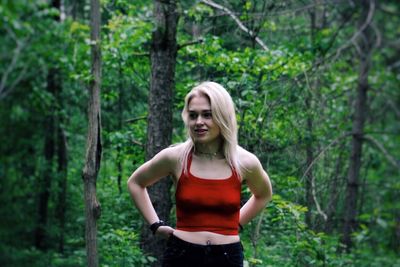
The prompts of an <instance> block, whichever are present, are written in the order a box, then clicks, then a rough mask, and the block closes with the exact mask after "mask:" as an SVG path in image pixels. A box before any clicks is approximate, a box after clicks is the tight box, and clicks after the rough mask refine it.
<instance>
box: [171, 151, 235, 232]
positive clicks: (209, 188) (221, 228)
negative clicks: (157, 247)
mask: <svg viewBox="0 0 400 267" xmlns="http://www.w3.org/2000/svg"><path fill="white" fill-rule="evenodd" d="M191 163H192V154H191V153H190V154H189V156H188V167H187V169H188V171H187V172H188V173H187V174H186V173H184V171H183V170H182V174H181V176H180V178H179V180H178V185H177V189H176V193H175V198H176V217H177V223H176V228H177V229H178V230H183V231H189V232H197V231H209V232H213V233H217V234H223V235H238V226H239V212H240V193H241V182H240V180H239V179H238V175H237V173H236V171H234V170H233V169H232V175H231V176H230V177H229V178H227V179H221V180H218V179H217V180H215V179H205V178H199V177H196V176H194V175H192V174H191V173H190V166H191Z"/></svg>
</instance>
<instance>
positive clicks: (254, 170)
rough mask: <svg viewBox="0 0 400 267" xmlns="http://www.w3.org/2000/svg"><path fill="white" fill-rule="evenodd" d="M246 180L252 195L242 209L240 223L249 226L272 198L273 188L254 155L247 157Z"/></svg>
mask: <svg viewBox="0 0 400 267" xmlns="http://www.w3.org/2000/svg"><path fill="white" fill-rule="evenodd" d="M246 158H247V159H246V161H245V162H246V164H245V171H244V177H243V178H244V179H245V180H246V183H247V186H248V187H249V189H250V192H251V193H252V196H251V197H250V199H249V200H248V201H247V202H246V203H245V204H244V205H243V207H242V208H241V209H240V218H239V223H240V224H241V225H245V224H247V223H248V222H249V221H251V219H253V218H254V217H255V216H257V214H259V213H260V212H261V211H262V210H263V209H264V208H265V206H266V204H267V203H268V201H270V200H271V198H272V186H271V181H270V180H269V177H268V174H267V173H266V172H265V170H264V169H263V167H262V165H261V163H260V161H259V159H258V158H257V157H256V156H254V155H253V154H251V155H248V156H247V157H246Z"/></svg>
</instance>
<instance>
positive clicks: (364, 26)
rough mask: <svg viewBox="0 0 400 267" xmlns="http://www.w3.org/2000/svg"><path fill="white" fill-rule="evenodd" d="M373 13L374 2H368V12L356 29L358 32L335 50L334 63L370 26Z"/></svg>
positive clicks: (372, 0) (373, 0)
mask: <svg viewBox="0 0 400 267" xmlns="http://www.w3.org/2000/svg"><path fill="white" fill-rule="evenodd" d="M374 11H375V0H371V1H370V5H369V10H368V15H367V18H366V19H365V21H364V23H363V24H362V26H361V27H360V28H359V29H358V31H357V32H356V33H355V34H354V35H353V36H352V37H351V38H350V39H349V41H347V42H346V43H345V44H344V45H342V46H341V47H339V49H337V50H336V55H335V57H334V61H336V59H337V58H338V57H339V56H340V54H341V52H342V51H343V50H344V49H346V48H348V47H349V46H350V45H351V44H354V43H355V40H356V38H357V37H358V36H359V35H360V34H361V33H362V32H363V31H364V30H365V29H366V28H367V27H368V26H369V25H370V24H371V21H372V17H373V15H374Z"/></svg>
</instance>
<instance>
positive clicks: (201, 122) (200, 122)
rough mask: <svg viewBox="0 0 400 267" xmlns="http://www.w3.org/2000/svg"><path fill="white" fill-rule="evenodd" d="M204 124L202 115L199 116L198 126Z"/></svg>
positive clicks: (197, 119)
mask: <svg viewBox="0 0 400 267" xmlns="http://www.w3.org/2000/svg"><path fill="white" fill-rule="evenodd" d="M203 123H204V122H203V117H202V116H201V115H199V116H197V118H196V124H200V125H201V124H203Z"/></svg>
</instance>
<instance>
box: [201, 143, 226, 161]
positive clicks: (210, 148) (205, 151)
mask: <svg viewBox="0 0 400 267" xmlns="http://www.w3.org/2000/svg"><path fill="white" fill-rule="evenodd" d="M194 153H195V154H196V155H198V156H200V157H205V158H209V159H214V158H221V157H222V158H223V153H222V149H221V144H218V146H216V145H211V144H209V145H207V144H195V146H194Z"/></svg>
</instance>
